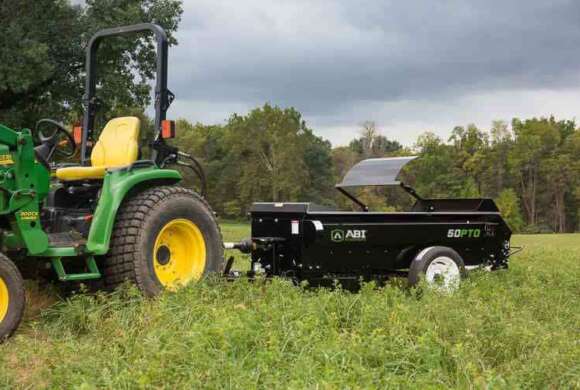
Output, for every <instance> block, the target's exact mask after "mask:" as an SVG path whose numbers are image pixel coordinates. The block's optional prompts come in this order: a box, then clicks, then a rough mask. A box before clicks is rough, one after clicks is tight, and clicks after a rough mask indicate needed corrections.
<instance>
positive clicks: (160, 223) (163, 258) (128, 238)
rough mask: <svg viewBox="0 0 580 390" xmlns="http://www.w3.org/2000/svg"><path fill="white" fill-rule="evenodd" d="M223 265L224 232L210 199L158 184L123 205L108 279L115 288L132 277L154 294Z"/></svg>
mask: <svg viewBox="0 0 580 390" xmlns="http://www.w3.org/2000/svg"><path fill="white" fill-rule="evenodd" d="M223 267H224V259H223V243H222V236H221V233H220V230H219V226H218V224H217V222H216V220H215V217H214V214H213V212H212V210H211V209H210V207H209V205H208V204H207V203H206V202H205V200H204V199H203V198H201V197H200V196H199V195H197V194H196V193H194V192H193V191H191V190H188V189H185V188H182V187H177V186H165V187H157V188H152V189H148V190H145V191H143V192H141V193H139V194H138V195H136V196H134V197H132V198H130V199H128V200H127V201H126V202H125V203H124V204H123V205H122V206H121V209H120V210H119V213H118V215H117V220H116V222H115V228H114V231H113V235H112V237H111V249H110V253H109V255H108V256H107V257H106V258H105V269H104V273H105V284H106V285H107V286H108V287H113V288H114V287H116V286H117V285H119V284H120V283H122V282H123V281H125V280H130V281H132V282H134V283H135V284H136V285H137V286H138V287H139V289H140V290H141V291H142V292H143V293H144V294H145V295H147V296H154V295H157V294H158V293H160V292H161V291H163V290H166V289H167V290H176V289H178V288H179V287H182V286H185V285H187V284H189V283H191V282H194V281H197V280H199V279H201V278H202V277H203V276H205V275H207V274H209V273H212V272H222V271H223Z"/></svg>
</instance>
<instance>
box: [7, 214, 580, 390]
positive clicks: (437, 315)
mask: <svg viewBox="0 0 580 390" xmlns="http://www.w3.org/2000/svg"><path fill="white" fill-rule="evenodd" d="M244 229H247V227H245V228H244ZM244 229H239V228H234V226H232V225H228V227H227V228H226V229H224V230H225V231H227V232H229V233H228V234H230V233H231V234H234V235H235V236H236V237H239V236H243V233H242V232H239V231H238V230H244ZM246 231H247V230H246ZM232 238H233V237H232V236H230V235H228V236H226V239H232ZM579 238H580V237H579V236H578V235H550V236H516V238H515V242H514V245H524V246H525V247H526V250H525V251H524V252H523V253H521V254H520V255H517V256H515V257H514V258H513V261H512V263H511V268H510V270H508V271H499V272H494V273H475V274H472V276H471V277H469V279H468V280H467V281H466V283H465V284H463V285H462V286H461V288H460V290H459V291H457V292H456V293H454V294H453V295H441V294H438V293H435V292H431V291H427V292H425V293H424V294H422V295H419V294H416V293H415V292H414V291H408V290H406V289H405V288H403V287H398V286H397V283H392V284H390V285H389V286H387V287H386V288H382V289H375V288H373V287H372V285H368V286H366V287H365V288H364V289H363V290H362V291H361V292H360V293H358V294H351V293H348V292H345V291H342V290H340V289H338V290H327V289H321V290H303V289H300V288H298V287H296V286H293V285H292V284H291V283H289V282H287V281H284V280H279V279H276V280H274V281H272V282H271V283H264V282H261V281H258V282H254V283H249V282H246V281H244V280H240V281H236V282H233V283H230V282H225V281H215V280H210V281H206V282H204V283H201V284H198V285H194V286H192V287H190V288H187V289H185V290H182V291H180V292H178V293H175V294H166V295H163V296H162V297H160V298H158V299H153V300H148V299H143V298H141V297H140V296H139V295H138V294H137V293H136V292H135V291H134V290H133V289H131V288H129V289H125V290H122V291H120V292H117V293H115V294H112V295H101V294H99V295H96V296H90V295H77V296H73V297H72V298H70V299H67V300H58V302H57V303H56V304H55V305H53V306H51V307H50V308H49V309H47V310H44V311H43V312H42V314H41V315H40V316H34V317H30V316H29V317H28V319H27V320H26V321H25V323H24V324H23V327H22V328H21V329H20V330H19V332H18V333H17V334H16V337H15V338H13V339H11V340H10V341H9V342H8V343H6V344H4V345H2V346H0V387H6V388H317V387H319V388H400V387H402V388H407V387H409V386H410V387H413V388H441V389H444V388H445V389H446V388H506V389H508V388H509V389H513V388H522V389H524V388H526V389H527V388H577V387H579V386H580V365H579V362H580V349H579V346H578V343H576V342H574V340H576V339H577V336H578V333H577V332H578V323H579V321H580V313H579V311H578V310H577V307H576V305H574V303H575V302H576V301H577V300H578V288H577V287H578V277H579V276H580V268H579V265H580V264H579V263H578V261H577V259H578V256H580V248H579V246H578V242H579V241H580V240H579ZM547 264H549V266H547ZM39 300H40V299H36V300H34V302H37V301H39Z"/></svg>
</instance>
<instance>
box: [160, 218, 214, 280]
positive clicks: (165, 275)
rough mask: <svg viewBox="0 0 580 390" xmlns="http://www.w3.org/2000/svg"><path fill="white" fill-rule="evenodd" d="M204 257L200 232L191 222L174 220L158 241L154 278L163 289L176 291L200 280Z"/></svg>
mask: <svg viewBox="0 0 580 390" xmlns="http://www.w3.org/2000/svg"><path fill="white" fill-rule="evenodd" d="M205 257H206V254H205V240H204V239H203V235H202V234H201V231H200V230H199V228H198V227H197V226H196V225H195V224H194V223H193V222H191V221H190V220H188V219H182V218H180V219H174V220H172V221H170V222H168V223H167V224H166V225H165V226H163V228H162V229H161V231H160V232H159V234H158V235H157V239H156V240H155V245H154V247H153V265H154V269H155V275H156V276H157V279H158V280H159V282H160V283H161V284H162V285H163V286H164V287H166V288H168V289H170V290H174V289H176V288H177V287H180V286H184V285H186V284H188V283H189V282H191V281H193V280H199V279H200V278H201V276H202V275H203V271H204V269H205Z"/></svg>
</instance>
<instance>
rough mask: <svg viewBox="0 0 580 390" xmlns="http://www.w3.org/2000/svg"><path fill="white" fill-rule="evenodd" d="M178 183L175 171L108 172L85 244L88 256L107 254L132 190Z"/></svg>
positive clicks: (156, 169)
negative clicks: (122, 209)
mask: <svg viewBox="0 0 580 390" xmlns="http://www.w3.org/2000/svg"><path fill="white" fill-rule="evenodd" d="M180 180H181V174H180V173H179V172H178V171H176V170H173V169H159V168H156V167H150V168H140V169H134V170H125V169H121V170H117V171H112V172H108V173H107V174H106V175H105V179H104V182H103V188H102V190H101V197H100V198H99V204H98V205H97V209H96V210H95V214H94V217H93V223H92V224H91V230H90V232H89V239H88V242H87V250H88V252H90V253H91V254H94V255H104V254H105V253H107V251H108V250H109V242H110V239H111V233H112V231H113V225H114V224H115V217H116V215H117V210H118V209H119V206H120V205H121V203H122V202H123V200H124V199H125V196H126V195H127V193H128V192H129V191H130V190H131V189H133V188H134V187H135V186H137V185H141V184H145V185H146V186H147V187H151V186H153V185H163V184H173V183H176V182H178V181H180Z"/></svg>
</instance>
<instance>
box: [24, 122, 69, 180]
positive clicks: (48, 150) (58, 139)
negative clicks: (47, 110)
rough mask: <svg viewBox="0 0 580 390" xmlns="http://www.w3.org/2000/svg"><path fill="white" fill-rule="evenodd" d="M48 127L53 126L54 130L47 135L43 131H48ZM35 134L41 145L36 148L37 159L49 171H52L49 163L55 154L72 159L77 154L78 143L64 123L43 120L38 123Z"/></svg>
mask: <svg viewBox="0 0 580 390" xmlns="http://www.w3.org/2000/svg"><path fill="white" fill-rule="evenodd" d="M47 126H51V127H52V128H54V130H53V131H52V132H49V133H46V132H45V131H43V130H42V129H43V128H45V130H46V127H47ZM34 134H35V137H36V139H37V141H38V143H39V145H38V146H37V147H35V148H34V153H35V154H36V159H37V160H38V161H39V162H40V163H41V164H42V165H44V166H45V167H46V168H47V169H50V164H49V161H50V160H51V159H52V157H53V155H54V154H56V155H57V156H61V157H72V156H73V155H74V154H75V150H76V147H77V145H76V142H75V140H74V138H73V136H72V135H71V134H70V133H69V132H68V131H67V130H66V128H65V127H64V125H63V124H62V123H59V122H57V121H54V120H52V119H41V120H39V121H38V122H37V123H36V127H35V129H34Z"/></svg>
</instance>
